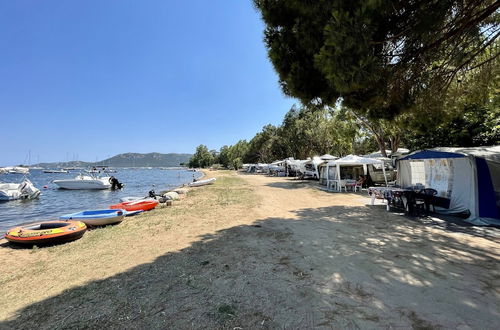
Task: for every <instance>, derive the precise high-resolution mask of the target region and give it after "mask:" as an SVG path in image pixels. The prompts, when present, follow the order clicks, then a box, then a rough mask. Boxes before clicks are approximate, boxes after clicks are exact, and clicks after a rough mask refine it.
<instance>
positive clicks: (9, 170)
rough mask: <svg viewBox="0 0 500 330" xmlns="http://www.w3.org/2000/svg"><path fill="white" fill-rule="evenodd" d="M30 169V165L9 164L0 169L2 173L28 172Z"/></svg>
mask: <svg viewBox="0 0 500 330" xmlns="http://www.w3.org/2000/svg"><path fill="white" fill-rule="evenodd" d="M29 171H30V169H29V168H28V167H22V166H8V167H3V168H1V169H0V174H1V173H9V174H28V173H29Z"/></svg>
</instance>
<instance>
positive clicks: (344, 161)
mask: <svg viewBox="0 0 500 330" xmlns="http://www.w3.org/2000/svg"><path fill="white" fill-rule="evenodd" d="M329 163H331V164H335V165H347V166H349V165H350V166H356V165H363V164H364V165H366V164H383V163H384V162H383V161H381V160H378V159H375V158H366V157H360V156H356V155H348V156H345V157H342V158H340V159H337V160H334V161H333V162H329Z"/></svg>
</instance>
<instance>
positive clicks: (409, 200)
mask: <svg viewBox="0 0 500 330" xmlns="http://www.w3.org/2000/svg"><path fill="white" fill-rule="evenodd" d="M389 191H390V192H391V193H392V194H394V193H398V192H399V193H401V194H402V195H403V196H404V197H405V198H406V205H405V204H404V200H402V202H403V207H404V209H405V212H407V213H408V214H410V215H413V214H414V212H415V207H414V206H415V203H414V202H415V190H413V189H408V188H390V189H389ZM386 199H387V198H386ZM390 203H391V201H390V200H388V203H387V208H388V209H389V207H390Z"/></svg>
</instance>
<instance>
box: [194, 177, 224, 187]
mask: <svg viewBox="0 0 500 330" xmlns="http://www.w3.org/2000/svg"><path fill="white" fill-rule="evenodd" d="M215 180H217V179H216V178H210V179H206V180H200V181H194V182H191V183H188V186H189V187H199V186H204V185H207V184H212V183H214V182H215Z"/></svg>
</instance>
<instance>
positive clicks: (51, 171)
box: [43, 169, 69, 173]
mask: <svg viewBox="0 0 500 330" xmlns="http://www.w3.org/2000/svg"><path fill="white" fill-rule="evenodd" d="M43 173H69V172H68V170H65V169H62V170H43Z"/></svg>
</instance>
